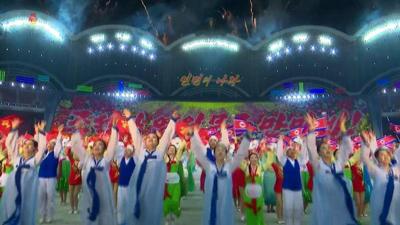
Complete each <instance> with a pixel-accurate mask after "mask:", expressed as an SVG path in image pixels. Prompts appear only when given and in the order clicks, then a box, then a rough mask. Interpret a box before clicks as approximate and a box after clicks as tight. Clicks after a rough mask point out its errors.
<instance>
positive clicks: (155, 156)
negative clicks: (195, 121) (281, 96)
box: [0, 109, 400, 225]
mask: <svg viewBox="0 0 400 225" xmlns="http://www.w3.org/2000/svg"><path fill="white" fill-rule="evenodd" d="M123 115H124V117H125V121H127V124H128V127H129V135H128V136H123V137H121V136H122V135H119V129H118V126H117V123H118V121H117V119H116V118H113V120H112V128H111V133H110V135H109V138H108V140H105V139H104V138H101V137H92V138H88V137H84V135H83V134H82V132H81V130H82V128H84V126H85V124H84V123H83V122H82V121H78V122H77V123H76V125H75V129H76V131H75V132H74V133H73V134H71V136H70V138H65V134H64V133H63V126H62V125H60V126H58V129H57V130H56V131H53V132H49V133H45V131H44V129H45V125H46V123H45V122H44V121H42V122H39V123H37V124H35V135H34V136H31V135H27V134H25V135H24V136H22V137H20V136H19V134H18V127H19V125H20V123H21V121H20V120H19V119H17V118H16V119H13V120H12V121H11V130H10V132H9V133H8V134H7V136H6V137H4V138H5V146H4V147H2V148H3V149H2V152H3V154H4V159H3V161H2V167H3V169H2V176H1V181H2V186H3V192H2V197H1V208H0V222H1V224H13V225H17V224H20V225H29V224H36V221H37V219H38V218H37V216H39V221H40V223H51V222H52V221H53V220H54V214H55V207H56V204H57V203H56V202H55V199H56V193H55V191H56V190H57V191H58V192H59V195H60V199H61V204H67V197H68V196H69V204H70V207H71V210H70V214H80V217H81V221H82V224H93V225H94V224H99V225H100V224H104V225H112V224H128V225H130V224H131V225H144V224H146V225H160V224H162V223H163V222H165V224H175V223H176V220H177V218H179V217H180V215H181V213H185V212H182V211H181V206H180V203H181V200H182V197H183V196H185V195H187V193H188V192H192V191H194V189H195V185H194V183H195V181H194V178H193V173H194V170H195V168H196V164H198V165H199V166H200V167H201V169H202V170H203V173H202V175H201V182H200V183H201V190H202V191H203V192H204V203H203V207H202V210H203V213H202V224H204V225H232V224H234V223H235V218H236V215H237V214H238V213H239V215H240V217H241V219H242V221H243V222H245V223H247V224H249V225H262V224H265V219H264V215H265V213H266V212H268V213H272V212H276V216H277V221H270V222H268V221H267V223H271V224H273V223H278V224H287V225H299V224H302V223H303V216H304V214H305V213H309V210H308V209H307V206H308V205H309V204H310V203H312V204H311V209H310V210H311V217H310V224H311V225H349V224H353V225H356V224H359V219H360V218H361V217H365V216H367V215H366V208H367V205H369V207H370V210H369V212H370V213H371V222H370V224H372V225H388V224H391V225H400V216H399V215H400V189H399V188H400V182H399V176H400V167H399V164H397V159H400V158H399V157H400V151H399V150H397V148H394V149H389V148H387V147H385V146H379V145H378V144H377V141H376V137H375V135H374V133H373V132H372V131H363V132H362V134H361V138H362V140H360V143H355V141H353V140H352V139H351V138H350V136H349V135H348V134H347V130H346V125H345V124H346V117H345V116H344V115H342V116H341V118H340V121H339V123H340V130H341V140H340V142H339V144H337V145H333V144H331V143H330V142H329V141H328V139H327V138H323V139H321V140H317V138H316V134H315V129H316V124H317V120H316V118H315V117H313V116H311V115H310V114H307V115H306V116H305V121H306V123H307V133H306V134H304V135H301V134H299V133H297V135H290V137H289V138H288V137H286V136H284V135H281V136H280V137H278V138H275V139H273V138H266V137H263V136H262V135H261V134H260V133H258V132H252V131H248V132H246V133H245V134H244V135H243V136H242V137H241V138H240V140H236V142H235V143H230V138H229V137H228V131H227V128H226V122H225V121H224V122H222V124H221V129H220V135H219V137H218V135H217V136H205V135H203V134H202V133H203V132H202V130H201V129H202V128H199V126H198V125H194V126H192V127H188V128H187V129H186V130H185V134H184V137H183V138H177V137H176V122H177V120H179V114H178V113H177V112H173V113H172V115H171V120H170V122H169V124H168V126H167V128H166V129H165V131H164V133H163V134H162V135H161V134H160V133H159V132H149V133H148V134H145V135H142V134H141V133H140V131H139V129H138V127H137V126H136V124H135V118H134V116H133V115H132V113H131V112H130V111H129V110H127V109H125V110H124V111H123ZM205 137H206V138H205ZM183 158H185V161H186V163H185V164H186V165H187V166H186V170H187V175H185V173H184V171H185V170H184V168H183V163H182V161H183ZM81 188H82V190H81ZM78 196H79V198H78ZM78 201H79V204H78ZM37 206H39V207H37ZM37 208H38V211H39V212H37V210H36V209H37ZM195 222H196V221H194V223H195Z"/></svg>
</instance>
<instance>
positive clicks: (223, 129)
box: [221, 120, 230, 149]
mask: <svg viewBox="0 0 400 225" xmlns="http://www.w3.org/2000/svg"><path fill="white" fill-rule="evenodd" d="M221 143H223V144H224V145H225V146H226V148H227V149H229V145H230V143H229V137H228V129H226V120H224V121H222V123H221Z"/></svg>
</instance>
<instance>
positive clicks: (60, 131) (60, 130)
mask: <svg viewBox="0 0 400 225" xmlns="http://www.w3.org/2000/svg"><path fill="white" fill-rule="evenodd" d="M57 129H58V134H61V133H62V132H63V130H64V124H61V125H59V126H58V128H57Z"/></svg>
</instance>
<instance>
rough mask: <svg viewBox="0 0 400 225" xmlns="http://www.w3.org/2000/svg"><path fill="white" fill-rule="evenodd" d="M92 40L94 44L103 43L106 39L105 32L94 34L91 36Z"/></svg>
mask: <svg viewBox="0 0 400 225" xmlns="http://www.w3.org/2000/svg"><path fill="white" fill-rule="evenodd" d="M89 39H90V41H91V42H92V43H94V44H99V43H103V42H104V41H105V40H106V35H105V34H93V35H91V36H90V38H89Z"/></svg>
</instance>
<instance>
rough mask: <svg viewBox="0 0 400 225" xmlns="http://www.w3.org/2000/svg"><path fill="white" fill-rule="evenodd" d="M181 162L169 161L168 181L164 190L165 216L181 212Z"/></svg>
mask: <svg viewBox="0 0 400 225" xmlns="http://www.w3.org/2000/svg"><path fill="white" fill-rule="evenodd" d="M178 170H179V163H176V162H172V163H167V181H166V183H165V190H164V216H166V215H168V214H170V213H173V214H175V215H176V216H177V217H179V216H180V214H181V203H180V202H181V184H180V182H179V181H180V177H179V174H178Z"/></svg>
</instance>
